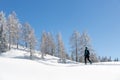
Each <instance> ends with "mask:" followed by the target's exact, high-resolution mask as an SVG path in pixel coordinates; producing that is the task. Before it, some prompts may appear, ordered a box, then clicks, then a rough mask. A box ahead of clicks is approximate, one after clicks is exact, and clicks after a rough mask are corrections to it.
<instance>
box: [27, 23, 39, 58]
mask: <svg viewBox="0 0 120 80" xmlns="http://www.w3.org/2000/svg"><path fill="white" fill-rule="evenodd" d="M27 39H28V41H27V43H28V48H29V50H30V58H32V56H33V53H34V51H35V46H36V42H37V40H36V37H35V33H34V30H33V29H32V27H31V26H30V25H29V31H28V36H27Z"/></svg>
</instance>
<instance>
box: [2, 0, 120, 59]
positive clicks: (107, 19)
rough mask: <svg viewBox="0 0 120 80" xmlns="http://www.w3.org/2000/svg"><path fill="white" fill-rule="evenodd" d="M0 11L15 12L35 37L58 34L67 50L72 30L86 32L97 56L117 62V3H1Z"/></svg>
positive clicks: (119, 21)
mask: <svg viewBox="0 0 120 80" xmlns="http://www.w3.org/2000/svg"><path fill="white" fill-rule="evenodd" d="M0 10H1V11H4V12H5V13H6V15H8V14H10V13H11V12H12V11H15V12H16V14H17V17H18V18H19V20H20V22H21V23H23V22H29V23H30V24H31V26H32V27H33V28H34V29H35V31H36V36H37V37H40V34H41V32H42V31H43V30H45V31H49V32H51V33H53V34H56V33H58V32H61V33H62V37H63V40H64V43H65V46H66V48H67V50H69V45H68V44H69V38H70V36H71V34H72V32H73V31H74V30H78V31H79V32H81V33H82V32H83V31H87V32H88V34H89V36H90V37H91V42H92V46H93V48H94V49H95V50H96V52H97V54H98V55H100V56H112V58H116V57H118V58H120V34H119V33H120V0H0Z"/></svg>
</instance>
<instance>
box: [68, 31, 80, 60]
mask: <svg viewBox="0 0 120 80" xmlns="http://www.w3.org/2000/svg"><path fill="white" fill-rule="evenodd" d="M70 45H71V54H72V58H75V60H76V62H78V57H79V54H80V48H81V44H80V33H79V32H78V31H74V32H73V34H72V36H71V38H70Z"/></svg>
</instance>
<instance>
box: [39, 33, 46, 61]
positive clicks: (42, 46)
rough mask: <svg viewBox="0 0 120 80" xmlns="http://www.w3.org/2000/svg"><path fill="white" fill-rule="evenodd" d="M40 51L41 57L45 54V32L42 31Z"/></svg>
mask: <svg viewBox="0 0 120 80" xmlns="http://www.w3.org/2000/svg"><path fill="white" fill-rule="evenodd" d="M40 51H41V58H42V59H43V58H44V55H46V54H47V33H46V32H44V31H43V33H42V37H41V41H40Z"/></svg>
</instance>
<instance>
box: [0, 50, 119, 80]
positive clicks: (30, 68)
mask: <svg viewBox="0 0 120 80" xmlns="http://www.w3.org/2000/svg"><path fill="white" fill-rule="evenodd" d="M28 55H29V54H28V53H27V52H25V51H21V50H15V49H13V50H11V51H9V52H7V53H4V54H2V55H1V57H0V80H120V65H119V64H120V63H119V62H117V63H114V62H112V63H96V64H93V65H84V64H82V63H81V64H75V63H72V62H71V63H70V64H59V63H57V60H58V58H56V57H52V56H49V55H47V56H46V57H45V59H44V60H41V59H40V58H39V57H38V56H40V55H37V57H36V58H35V59H34V60H29V59H24V58H28ZM24 56H26V57H24ZM11 57H12V58H11ZM101 64H102V65H101ZM114 64H116V65H114Z"/></svg>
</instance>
